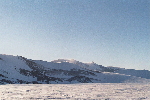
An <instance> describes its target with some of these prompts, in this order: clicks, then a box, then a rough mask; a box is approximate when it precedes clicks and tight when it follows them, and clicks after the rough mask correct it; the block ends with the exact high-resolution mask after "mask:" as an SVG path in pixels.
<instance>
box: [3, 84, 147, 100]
mask: <svg viewBox="0 0 150 100" xmlns="http://www.w3.org/2000/svg"><path fill="white" fill-rule="evenodd" d="M0 89H1V90H0V99H1V100H29V99H32V100H37V99H42V100H44V99H45V100H47V99H63V100H66V99H71V100H83V99H87V100H91V99H94V100H143V99H144V100H150V84H139V83H86V84H28V85H27V84H24V85H21V84H14V85H13V84H11V85H1V86H0Z"/></svg>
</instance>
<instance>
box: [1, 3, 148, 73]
mask: <svg viewBox="0 0 150 100" xmlns="http://www.w3.org/2000/svg"><path fill="white" fill-rule="evenodd" d="M0 1H1V3H0V22H1V24H0V53H1V54H10V55H20V56H24V57H27V58H29V59H34V60H46V61H51V60H55V59H59V58H65V59H76V60H79V61H81V62H92V61H94V62H95V63H98V64H100V65H104V66H116V67H123V68H129V69H149V70H150V12H149V11H150V2H149V0H0Z"/></svg>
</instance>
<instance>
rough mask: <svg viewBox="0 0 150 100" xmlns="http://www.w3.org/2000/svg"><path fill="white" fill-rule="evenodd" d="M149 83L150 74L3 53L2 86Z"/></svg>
mask: <svg viewBox="0 0 150 100" xmlns="http://www.w3.org/2000/svg"><path fill="white" fill-rule="evenodd" d="M126 82H128V83H148V82H150V71H148V70H141V71H138V70H133V69H132V70H131V69H124V68H117V67H104V66H102V65H98V64H96V63H94V62H92V63H82V62H80V61H77V60H74V59H58V60H53V61H51V62H47V61H42V60H32V59H27V58H25V57H22V56H13V55H4V54H0V84H73V83H126Z"/></svg>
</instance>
